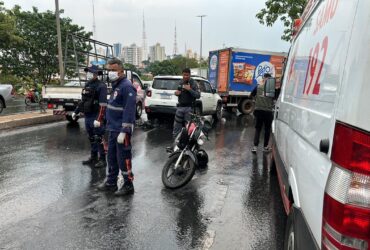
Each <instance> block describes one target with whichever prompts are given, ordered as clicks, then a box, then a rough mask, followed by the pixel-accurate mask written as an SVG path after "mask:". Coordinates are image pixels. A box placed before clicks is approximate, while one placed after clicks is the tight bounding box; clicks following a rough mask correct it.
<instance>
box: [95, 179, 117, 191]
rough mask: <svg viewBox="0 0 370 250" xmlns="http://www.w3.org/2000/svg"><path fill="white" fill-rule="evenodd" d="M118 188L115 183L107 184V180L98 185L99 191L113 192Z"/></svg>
mask: <svg viewBox="0 0 370 250" xmlns="http://www.w3.org/2000/svg"><path fill="white" fill-rule="evenodd" d="M117 189H118V187H117V184H109V183H108V182H106V181H104V182H103V183H101V184H100V185H99V186H98V190H100V191H110V192H114V191H116V190H117Z"/></svg>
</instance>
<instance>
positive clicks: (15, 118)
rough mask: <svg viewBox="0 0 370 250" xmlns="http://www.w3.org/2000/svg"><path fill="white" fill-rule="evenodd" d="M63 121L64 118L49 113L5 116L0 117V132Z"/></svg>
mask: <svg viewBox="0 0 370 250" xmlns="http://www.w3.org/2000/svg"><path fill="white" fill-rule="evenodd" d="M63 120H65V118H64V116H60V115H53V113H50V112H46V113H40V112H31V113H24V114H15V115H7V116H3V117H1V116H0V130H5V129H12V128H18V127H25V126H32V125H38V124H44V123H51V122H56V121H63Z"/></svg>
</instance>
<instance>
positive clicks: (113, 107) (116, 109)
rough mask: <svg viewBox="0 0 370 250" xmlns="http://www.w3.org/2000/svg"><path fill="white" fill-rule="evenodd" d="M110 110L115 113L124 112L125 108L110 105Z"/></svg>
mask: <svg viewBox="0 0 370 250" xmlns="http://www.w3.org/2000/svg"><path fill="white" fill-rule="evenodd" d="M107 107H108V109H111V110H115V111H123V110H124V108H123V107H115V106H112V105H110V104H108V106H107Z"/></svg>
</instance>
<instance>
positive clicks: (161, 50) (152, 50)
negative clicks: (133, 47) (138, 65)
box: [149, 43, 166, 62]
mask: <svg viewBox="0 0 370 250" xmlns="http://www.w3.org/2000/svg"><path fill="white" fill-rule="evenodd" d="M149 60H150V62H155V61H159V62H162V61H163V60H166V51H165V47H164V46H161V44H160V43H157V44H156V45H154V46H150V47H149Z"/></svg>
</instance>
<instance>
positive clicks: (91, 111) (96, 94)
mask: <svg viewBox="0 0 370 250" xmlns="http://www.w3.org/2000/svg"><path fill="white" fill-rule="evenodd" d="M106 106H107V86H106V85H105V84H104V83H102V82H101V81H99V80H98V79H96V80H91V81H88V82H87V83H86V85H85V87H84V88H83V90H82V100H81V102H80V104H79V105H78V107H77V109H76V110H75V113H76V114H78V113H79V112H83V113H84V114H85V127H86V131H87V133H88V135H89V140H90V144H91V156H90V158H89V159H88V160H87V161H83V164H95V163H96V162H97V160H98V154H99V165H97V166H101V167H104V166H105V165H106V164H105V162H106V159H105V151H104V145H103V142H102V138H103V135H104V132H105V128H104V122H103V118H104V112H105V108H106ZM95 120H100V124H101V125H100V127H98V128H94V121H95Z"/></svg>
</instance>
